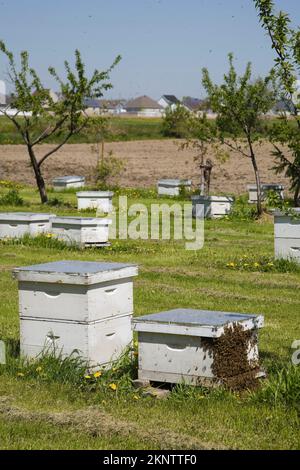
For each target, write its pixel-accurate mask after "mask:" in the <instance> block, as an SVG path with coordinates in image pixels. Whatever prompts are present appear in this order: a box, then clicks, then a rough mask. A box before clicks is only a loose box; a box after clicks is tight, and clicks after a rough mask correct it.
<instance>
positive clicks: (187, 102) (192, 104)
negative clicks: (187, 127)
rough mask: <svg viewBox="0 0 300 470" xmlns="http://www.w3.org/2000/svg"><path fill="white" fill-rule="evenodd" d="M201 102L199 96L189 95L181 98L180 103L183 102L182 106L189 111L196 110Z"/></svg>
mask: <svg viewBox="0 0 300 470" xmlns="http://www.w3.org/2000/svg"><path fill="white" fill-rule="evenodd" d="M202 102H203V100H200V99H199V98H192V97H191V96H187V97H185V98H182V104H184V106H186V107H187V108H189V109H190V110H191V111H197V110H198V109H199V107H200V106H201V104H202Z"/></svg>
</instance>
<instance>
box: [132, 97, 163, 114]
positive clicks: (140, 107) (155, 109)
mask: <svg viewBox="0 0 300 470" xmlns="http://www.w3.org/2000/svg"><path fill="white" fill-rule="evenodd" d="M124 108H125V110H126V111H127V113H130V114H135V115H137V116H141V117H161V116H162V113H163V110H164V109H163V107H162V106H161V105H160V104H158V102H157V101H154V100H153V99H152V98H149V96H146V95H144V96H139V97H138V98H135V99H133V100H130V101H128V102H127V103H126V104H125V106H124Z"/></svg>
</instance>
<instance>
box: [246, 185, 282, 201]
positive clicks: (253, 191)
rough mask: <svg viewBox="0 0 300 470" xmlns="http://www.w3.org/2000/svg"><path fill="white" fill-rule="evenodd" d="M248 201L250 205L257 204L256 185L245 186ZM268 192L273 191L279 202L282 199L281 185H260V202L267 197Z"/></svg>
mask: <svg viewBox="0 0 300 470" xmlns="http://www.w3.org/2000/svg"><path fill="white" fill-rule="evenodd" d="M247 189H248V193H249V199H248V202H249V203H250V204H256V203H257V186H256V184H249V185H248V186H247ZM268 191H275V192H276V193H277V194H278V196H279V198H280V199H281V200H283V199H284V193H283V191H284V186H282V185H281V184H262V185H261V196H262V200H263V201H264V200H265V199H266V197H267V195H268Z"/></svg>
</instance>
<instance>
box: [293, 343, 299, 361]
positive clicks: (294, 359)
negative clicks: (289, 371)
mask: <svg viewBox="0 0 300 470" xmlns="http://www.w3.org/2000/svg"><path fill="white" fill-rule="evenodd" d="M292 349H296V351H295V352H294V353H293V354H292V363H293V364H294V365H295V366H298V365H299V364H300V339H296V340H295V341H294V342H293V343H292Z"/></svg>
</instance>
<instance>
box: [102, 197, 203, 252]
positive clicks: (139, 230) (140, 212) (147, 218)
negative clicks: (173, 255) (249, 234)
mask: <svg viewBox="0 0 300 470" xmlns="http://www.w3.org/2000/svg"><path fill="white" fill-rule="evenodd" d="M193 210H194V211H195V213H196V214H197V217H196V218H193ZM97 215H98V216H99V215H100V211H98V212H97ZM101 215H102V213H101ZM109 218H110V219H111V220H112V223H111V225H110V231H109V239H111V240H115V239H117V238H118V239H120V240H127V239H131V240H138V239H141V240H148V239H150V240H171V239H172V238H173V239H174V240H185V248H186V249H187V250H200V249H201V248H203V245H204V206H203V205H202V204H197V206H196V207H194V209H193V208H192V205H191V204H190V203H189V204H187V203H185V204H180V203H176V202H174V203H173V204H172V205H169V204H151V205H150V206H149V207H148V206H146V205H145V204H142V203H135V204H131V205H130V206H129V205H128V199H127V196H120V197H119V210H118V211H116V210H115V209H113V210H112V212H111V213H110V214H109Z"/></svg>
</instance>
